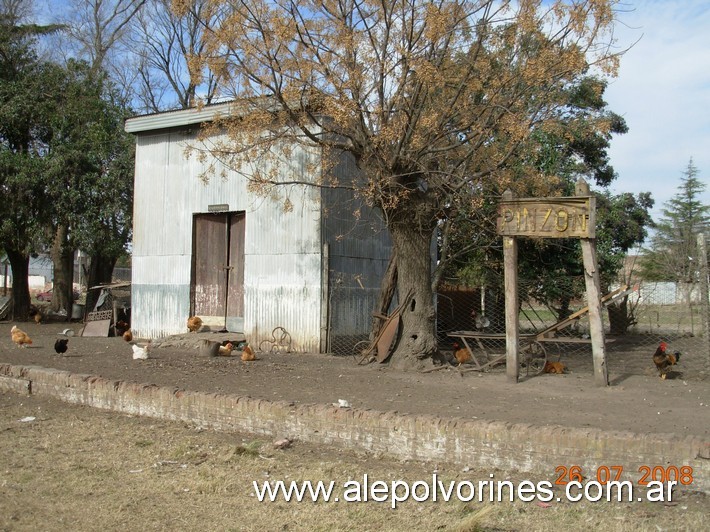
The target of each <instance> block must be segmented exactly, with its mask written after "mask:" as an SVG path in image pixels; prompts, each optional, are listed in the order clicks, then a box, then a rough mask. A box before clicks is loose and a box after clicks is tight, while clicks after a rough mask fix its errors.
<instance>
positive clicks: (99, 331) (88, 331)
mask: <svg viewBox="0 0 710 532" xmlns="http://www.w3.org/2000/svg"><path fill="white" fill-rule="evenodd" d="M110 328H111V320H97V321H88V322H86V325H84V330H83V331H82V332H81V336H89V337H102V338H105V337H108V331H109V329H110Z"/></svg>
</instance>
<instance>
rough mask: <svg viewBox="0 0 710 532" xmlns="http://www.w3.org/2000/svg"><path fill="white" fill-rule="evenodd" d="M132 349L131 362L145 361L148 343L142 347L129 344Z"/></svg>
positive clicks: (148, 350) (147, 354) (148, 351)
mask: <svg viewBox="0 0 710 532" xmlns="http://www.w3.org/2000/svg"><path fill="white" fill-rule="evenodd" d="M131 347H132V348H133V360H147V359H148V356H149V353H150V342H148V343H147V344H145V345H144V346H143V347H141V346H139V345H138V344H131Z"/></svg>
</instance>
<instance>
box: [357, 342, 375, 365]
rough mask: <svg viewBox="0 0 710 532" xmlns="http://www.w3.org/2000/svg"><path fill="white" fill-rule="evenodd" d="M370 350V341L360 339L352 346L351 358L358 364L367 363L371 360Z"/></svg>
mask: <svg viewBox="0 0 710 532" xmlns="http://www.w3.org/2000/svg"><path fill="white" fill-rule="evenodd" d="M372 351H373V349H372V342H371V341H370V340H361V341H359V342H358V343H356V344H355V345H354V346H353V358H354V359H355V361H356V362H357V363H358V365H361V364H368V363H370V362H371V361H372V360H371V359H372Z"/></svg>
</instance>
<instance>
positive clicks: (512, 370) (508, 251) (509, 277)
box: [503, 190, 520, 383]
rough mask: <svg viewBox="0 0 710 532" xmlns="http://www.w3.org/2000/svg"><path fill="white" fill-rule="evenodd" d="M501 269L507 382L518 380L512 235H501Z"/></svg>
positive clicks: (509, 193)
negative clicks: (502, 270)
mask: <svg viewBox="0 0 710 532" xmlns="http://www.w3.org/2000/svg"><path fill="white" fill-rule="evenodd" d="M512 199H513V192H512V191H511V190H506V191H505V192H503V200H504V201H506V200H512ZM503 269H504V274H503V276H504V280H503V284H504V288H505V364H506V368H505V373H506V375H507V377H508V382H512V383H515V382H518V376H519V369H520V368H519V364H518V362H519V359H518V351H519V349H520V347H519V342H518V336H519V333H518V325H519V324H518V321H519V318H518V314H519V313H520V309H519V308H518V242H517V240H516V239H515V237H514V236H504V237H503Z"/></svg>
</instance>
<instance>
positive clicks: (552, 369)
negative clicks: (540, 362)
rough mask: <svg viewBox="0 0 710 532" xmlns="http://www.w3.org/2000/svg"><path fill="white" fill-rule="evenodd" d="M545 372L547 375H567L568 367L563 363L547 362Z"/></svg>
mask: <svg viewBox="0 0 710 532" xmlns="http://www.w3.org/2000/svg"><path fill="white" fill-rule="evenodd" d="M543 371H544V372H545V373H557V374H558V375H562V374H563V373H566V371H567V366H565V365H564V364H563V363H562V362H550V361H547V362H545V367H544V369H543Z"/></svg>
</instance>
